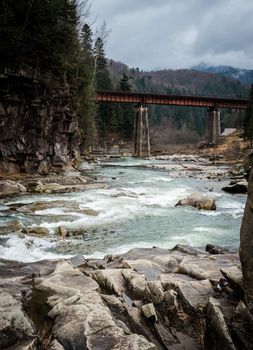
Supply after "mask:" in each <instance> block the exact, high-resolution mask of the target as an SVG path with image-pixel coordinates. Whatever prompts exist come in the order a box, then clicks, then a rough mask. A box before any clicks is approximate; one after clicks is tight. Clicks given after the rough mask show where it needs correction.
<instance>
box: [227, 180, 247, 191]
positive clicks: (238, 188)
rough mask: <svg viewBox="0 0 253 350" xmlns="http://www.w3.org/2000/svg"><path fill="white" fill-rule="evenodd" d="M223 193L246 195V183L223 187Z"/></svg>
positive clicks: (241, 182)
mask: <svg viewBox="0 0 253 350" xmlns="http://www.w3.org/2000/svg"><path fill="white" fill-rule="evenodd" d="M222 190H223V191H225V192H228V193H232V194H235V193H247V192H248V183H247V182H246V181H240V182H237V183H236V184H234V185H229V186H225V187H223V188H222Z"/></svg>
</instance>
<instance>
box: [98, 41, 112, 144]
mask: <svg viewBox="0 0 253 350" xmlns="http://www.w3.org/2000/svg"><path fill="white" fill-rule="evenodd" d="M93 54H94V58H95V86H96V90H112V88H113V84H112V81H111V77H110V73H109V71H108V68H107V60H106V58H105V52H104V43H103V40H102V38H100V37H98V38H97V40H96V42H95V45H94V50H93ZM96 123H97V130H98V135H99V137H100V140H101V141H102V142H107V141H108V140H109V135H110V132H111V131H112V129H113V127H114V124H115V120H114V118H113V108H112V104H111V103H103V102H101V103H99V105H98V107H97V113H96Z"/></svg>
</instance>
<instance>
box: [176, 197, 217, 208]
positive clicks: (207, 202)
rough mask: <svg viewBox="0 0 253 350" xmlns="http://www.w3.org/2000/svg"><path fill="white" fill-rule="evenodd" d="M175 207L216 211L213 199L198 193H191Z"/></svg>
mask: <svg viewBox="0 0 253 350" xmlns="http://www.w3.org/2000/svg"><path fill="white" fill-rule="evenodd" d="M177 206H191V207H194V208H197V209H200V210H216V204H215V200H214V198H211V197H207V196H203V195H201V194H200V193H193V194H191V195H190V196H188V197H187V198H185V199H181V200H180V201H179V202H178V203H177V204H176V207H177Z"/></svg>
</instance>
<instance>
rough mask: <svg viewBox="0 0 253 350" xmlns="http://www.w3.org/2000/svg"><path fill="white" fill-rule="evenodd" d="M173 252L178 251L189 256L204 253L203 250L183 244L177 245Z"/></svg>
mask: <svg viewBox="0 0 253 350" xmlns="http://www.w3.org/2000/svg"><path fill="white" fill-rule="evenodd" d="M172 251H177V252H180V253H184V254H187V255H198V254H203V253H204V252H203V251H202V250H198V249H195V248H192V247H189V246H187V245H182V244H177V245H176V246H175V247H174V248H173V249H172Z"/></svg>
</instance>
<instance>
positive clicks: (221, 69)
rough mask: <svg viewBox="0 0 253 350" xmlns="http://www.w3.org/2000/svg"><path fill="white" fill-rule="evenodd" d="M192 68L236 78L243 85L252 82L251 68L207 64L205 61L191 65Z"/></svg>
mask: <svg viewBox="0 0 253 350" xmlns="http://www.w3.org/2000/svg"><path fill="white" fill-rule="evenodd" d="M192 69H194V70H196V71H199V72H204V73H215V74H219V75H222V76H224V77H229V78H233V79H237V80H239V81H240V82H241V83H242V84H245V85H251V84H253V70H250V69H241V68H235V67H231V66H209V65H207V64H205V63H201V64H199V65H196V66H193V67H192Z"/></svg>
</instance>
